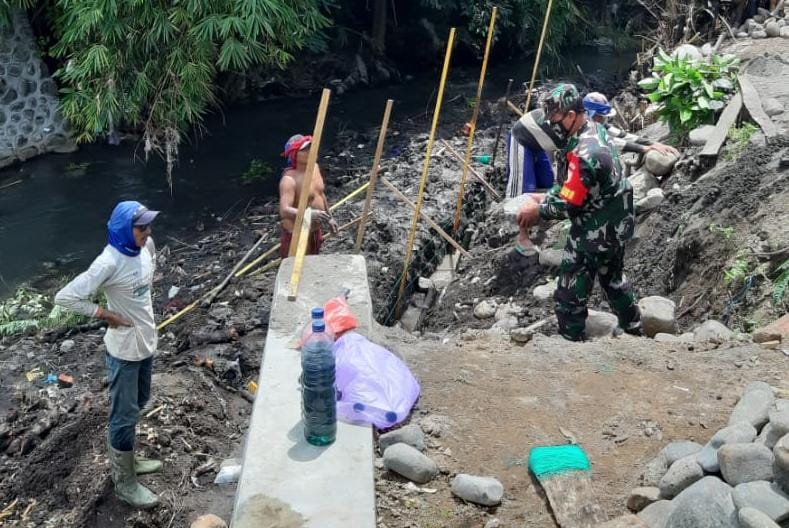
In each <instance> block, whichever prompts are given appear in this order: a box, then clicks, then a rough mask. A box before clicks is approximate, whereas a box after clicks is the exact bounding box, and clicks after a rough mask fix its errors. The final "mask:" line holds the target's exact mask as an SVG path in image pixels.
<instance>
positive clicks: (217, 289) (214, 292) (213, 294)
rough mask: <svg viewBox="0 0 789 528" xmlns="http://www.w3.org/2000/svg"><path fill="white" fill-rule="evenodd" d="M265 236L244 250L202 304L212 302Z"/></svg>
mask: <svg viewBox="0 0 789 528" xmlns="http://www.w3.org/2000/svg"><path fill="white" fill-rule="evenodd" d="M266 238H267V236H266V235H265V234H264V235H261V237H260V238H259V239H258V241H257V242H255V243H254V244H253V245H252V247H251V248H249V251H247V252H246V254H245V255H244V256H243V257H242V258H241V260H239V261H238V262H237V263H236V265H235V266H233V269H232V270H230V273H228V274H227V276H226V277H225V278H224V280H223V281H222V282H220V283H219V285H218V286H217V287H215V288H214V289H213V290H211V291H210V292H209V293H208V295H207V296H206V298H205V299H203V302H202V305H203V306H208V305H210V304H211V303H212V302H214V299H215V298H216V296H217V295H219V294H220V292H221V291H222V290H224V289H225V286H227V284H228V283H229V282H230V279H232V278H233V275H235V273H236V272H237V271H238V268H240V267H241V266H243V265H244V263H245V262H246V261H247V259H248V258H249V257H250V256H252V253H254V252H255V250H256V249H257V248H258V246H260V244H262V243H263V241H264V240H266Z"/></svg>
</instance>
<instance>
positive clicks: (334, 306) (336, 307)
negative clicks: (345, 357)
mask: <svg viewBox="0 0 789 528" xmlns="http://www.w3.org/2000/svg"><path fill="white" fill-rule="evenodd" d="M348 293H350V292H349V291H348V290H345V291H344V292H343V293H342V294H341V295H338V296H337V297H335V298H333V299H329V300H328V301H326V304H324V305H323V311H324V313H325V315H324V319H325V320H326V327H327V328H328V329H329V330H330V331H331V333H332V335H334V337H335V339H337V338H339V337H340V336H342V335H343V334H344V333H345V332H348V331H349V330H355V329H356V328H358V327H359V320H358V319H357V318H356V316H355V315H353V311H352V310H351V307H350V305H349V304H348V301H347V299H348Z"/></svg>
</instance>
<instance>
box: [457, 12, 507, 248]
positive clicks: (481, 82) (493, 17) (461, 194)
mask: <svg viewBox="0 0 789 528" xmlns="http://www.w3.org/2000/svg"><path fill="white" fill-rule="evenodd" d="M496 13H498V8H497V7H495V6H494V7H493V11H492V12H491V14H490V25H489V26H488V40H487V42H486V43H485V55H483V57H482V68H481V69H480V71H479V82H478V83H477V96H476V99H475V100H474V110H473V111H472V112H471V128H470V130H469V133H468V141H467V142H466V159H465V161H464V162H463V175H462V176H461V177H460V191H459V192H458V203H457V207H456V208H455V223H454V224H453V225H452V232H453V233H457V231H458V229H460V218H461V216H462V213H463V197H464V195H465V193H466V180H467V178H468V169H469V164H470V163H471V149H472V148H473V147H474V133H475V132H476V131H477V118H478V117H479V106H480V101H481V99H482V87H483V86H484V85H485V73H486V72H487V71H488V56H489V55H490V45H491V43H492V42H493V29H494V27H495V26H496Z"/></svg>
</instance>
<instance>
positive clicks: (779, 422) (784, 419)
mask: <svg viewBox="0 0 789 528" xmlns="http://www.w3.org/2000/svg"><path fill="white" fill-rule="evenodd" d="M769 416H770V423H769V424H767V425H769V426H770V431H769V433H768V438H767V441H766V442H765V445H766V446H767V447H769V448H770V449H772V448H773V447H775V444H777V443H778V440H780V439H781V438H783V437H784V436H785V435H786V434H789V409H782V408H774V409H772V410H770V415H769Z"/></svg>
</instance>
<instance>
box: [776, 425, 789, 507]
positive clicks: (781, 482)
mask: <svg viewBox="0 0 789 528" xmlns="http://www.w3.org/2000/svg"><path fill="white" fill-rule="evenodd" d="M773 456H775V464H774V465H773V474H774V477H775V483H776V484H777V485H778V487H780V488H781V489H782V490H783V491H784V493H789V434H787V435H784V436H783V438H781V439H780V440H779V441H778V443H777V444H775V447H774V448H773Z"/></svg>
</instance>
